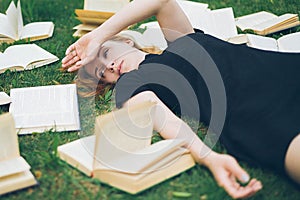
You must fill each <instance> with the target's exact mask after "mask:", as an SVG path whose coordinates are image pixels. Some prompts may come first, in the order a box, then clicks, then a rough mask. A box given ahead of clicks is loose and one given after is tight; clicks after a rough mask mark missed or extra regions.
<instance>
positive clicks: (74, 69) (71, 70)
mask: <svg viewBox="0 0 300 200" xmlns="http://www.w3.org/2000/svg"><path fill="white" fill-rule="evenodd" d="M81 67H82V66H78V65H76V64H75V65H73V66H72V67H69V68H68V72H74V71H77V70H79V69H80V68H81Z"/></svg>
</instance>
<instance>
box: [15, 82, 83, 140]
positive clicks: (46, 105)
mask: <svg viewBox="0 0 300 200" xmlns="http://www.w3.org/2000/svg"><path fill="white" fill-rule="evenodd" d="M10 97H11V105H10V107H9V112H10V113H11V114H12V115H13V116H14V119H15V124H16V128H17V130H18V134H30V133H33V132H44V131H46V130H50V129H53V130H54V131H77V130H80V121H79V110H78V100H77V90H76V85H75V84H66V85H49V86H38V87H27V88H13V89H11V90H10Z"/></svg>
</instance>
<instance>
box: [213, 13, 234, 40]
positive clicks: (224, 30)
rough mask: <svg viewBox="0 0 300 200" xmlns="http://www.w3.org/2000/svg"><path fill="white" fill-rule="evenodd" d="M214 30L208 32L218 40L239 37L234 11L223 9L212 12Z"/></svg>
mask: <svg viewBox="0 0 300 200" xmlns="http://www.w3.org/2000/svg"><path fill="white" fill-rule="evenodd" d="M210 13H211V17H212V20H213V21H212V30H211V31H209V32H208V34H211V35H213V36H215V37H217V38H220V39H226V38H230V37H234V36H237V34H238V33H237V29H236V26H235V21H234V14H233V9H232V8H231V7H229V8H222V9H217V10H212V11H211V12H210Z"/></svg>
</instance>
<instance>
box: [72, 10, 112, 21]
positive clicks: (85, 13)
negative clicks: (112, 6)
mask: <svg viewBox="0 0 300 200" xmlns="http://www.w3.org/2000/svg"><path fill="white" fill-rule="evenodd" d="M75 14H76V15H77V16H78V17H86V18H95V19H98V18H100V19H108V18H110V17H111V16H113V15H114V14H115V13H114V12H107V11H105V12H104V11H94V10H82V9H75Z"/></svg>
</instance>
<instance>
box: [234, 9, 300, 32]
mask: <svg viewBox="0 0 300 200" xmlns="http://www.w3.org/2000/svg"><path fill="white" fill-rule="evenodd" d="M235 20H236V21H235V24H236V26H237V27H239V28H240V29H241V30H242V31H245V30H247V29H248V30H252V31H254V33H256V34H258V35H268V34H270V33H275V32H278V31H282V30H285V29H288V28H292V27H295V26H298V25H300V21H299V17H298V14H291V13H286V14H283V15H280V16H277V15H275V14H273V13H270V12H266V11H260V12H256V13H251V14H249V15H245V16H241V17H237V18H236V19H235Z"/></svg>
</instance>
